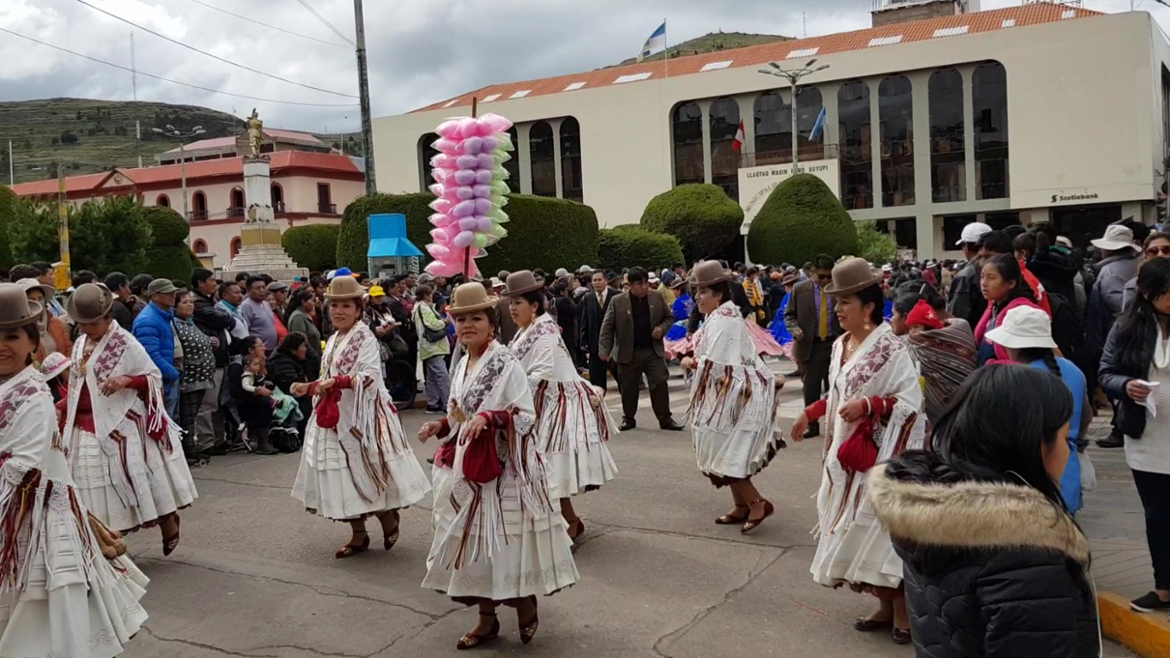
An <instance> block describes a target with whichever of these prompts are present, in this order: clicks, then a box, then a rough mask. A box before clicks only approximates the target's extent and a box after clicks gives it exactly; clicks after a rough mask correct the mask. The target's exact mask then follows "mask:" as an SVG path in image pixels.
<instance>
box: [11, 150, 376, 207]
mask: <svg viewBox="0 0 1170 658" xmlns="http://www.w3.org/2000/svg"><path fill="white" fill-rule="evenodd" d="M269 157H270V158H271V160H270V162H271V164H270V166H271V169H272V174H273V175H274V176H275V175H277V174H278V173H280V170H282V169H293V168H295V169H315V170H317V171H333V172H338V173H343V174H360V173H361V171H360V170H359V169H358V168H357V166H356V165H354V163H353V160H351V159H350V158H348V157H346V156H344V155H336V154H332V153H312V152H309V151H277V152H275V153H270V154H269ZM115 173H118V174H121V175H122V176H124V177H125V178H126V179H127V182H126V183H125V185H124V186H130V185H157V184H160V183H170V182H173V183H175V184H176V185H177V184H178V183H179V181H180V180H181V176H182V173H181V168H180V166H179V165H177V164H173V165H162V166H159V167H142V168H141V169H139V168H128V169H122V168H119V169H117V170H115V171H112V172H110V171H107V172H103V173H100V174H87V175H85V176H71V177H69V178H67V179H65V187H66V191H67V192H86V191H92V190H96V189H97V188H99V187H102V186H103V183H105V182H106V180H107V179H108V178H110V177H111V176H113V175H114V174H115ZM243 175H244V164H243V160H242V159H241V158H219V159H215V160H200V161H198V162H188V163H187V180H188V182H190V181H192V180H195V179H199V178H214V177H216V176H239V177H243ZM119 187H121V186H119ZM12 191H13V192H16V194H17V196H46V195H54V194H56V193H57V181H56V180H55V179H51V180H44V181H37V182H35V183H20V184H19V185H14V186H13V187H12Z"/></svg>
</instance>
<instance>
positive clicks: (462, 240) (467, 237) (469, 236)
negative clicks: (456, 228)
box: [452, 231, 475, 249]
mask: <svg viewBox="0 0 1170 658" xmlns="http://www.w3.org/2000/svg"><path fill="white" fill-rule="evenodd" d="M474 242H475V234H474V233H472V232H471V231H461V232H460V233H459V235H457V236H455V240H454V241H453V242H452V244H454V245H455V246H456V247H459V248H460V249H463V248H466V247H470V246H471V245H472V243H474Z"/></svg>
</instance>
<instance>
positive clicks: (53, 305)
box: [11, 261, 69, 322]
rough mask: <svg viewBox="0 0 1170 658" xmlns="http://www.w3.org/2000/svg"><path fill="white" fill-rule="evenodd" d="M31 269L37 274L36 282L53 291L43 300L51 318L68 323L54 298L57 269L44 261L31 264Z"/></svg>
mask: <svg viewBox="0 0 1170 658" xmlns="http://www.w3.org/2000/svg"><path fill="white" fill-rule="evenodd" d="M32 267H35V268H36V269H37V272H38V273H39V274H37V277H36V279H37V281H40V282H41V285H42V286H48V287H49V289H50V290H52V291H53V294H51V295H49V296H48V297H46V298H45V299H46V300H47V303H48V305H49V311H50V312H51V313H52V314H53V317H57V318H61V320H62V322H69V314H68V313H66V312H65V307H64V306H62V305H61V303H60V302H58V301H57V298H56V294H57V268H55V267H53V266H52V265H51V264H49V263H46V262H44V261H37V262H35V263H33V264H32ZM11 280H12V281H15V280H16V279H15V278H14V279H11Z"/></svg>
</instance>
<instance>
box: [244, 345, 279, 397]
mask: <svg viewBox="0 0 1170 658" xmlns="http://www.w3.org/2000/svg"><path fill="white" fill-rule="evenodd" d="M241 386H242V387H243V389H244V390H245V391H247V392H248V393H251V394H252V395H256V396H260V397H263V394H262V393H260V389H268V390H269V391H271V390H272V389H273V388H275V386H274V385H273V384H272V382H270V381H268V377H267V376H265V374H264V362H263V360H262V359H261V358H260V357H258V356H255V355H252V354H249V355H248V356H246V357H244V376H243V378H242V380H241ZM268 406H270V407H273V408H275V407H276V400H274V399H272V397H268Z"/></svg>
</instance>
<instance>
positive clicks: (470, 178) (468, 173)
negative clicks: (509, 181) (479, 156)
mask: <svg viewBox="0 0 1170 658" xmlns="http://www.w3.org/2000/svg"><path fill="white" fill-rule="evenodd" d="M479 173H480V170H475V171H473V170H470V169H460V170H459V171H457V172H455V182H456V183H458V184H459V185H471V184H472V183H489V182H491V180H492V172H490V171H488V172H487V178H486V179H485V180H480V176H479Z"/></svg>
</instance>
